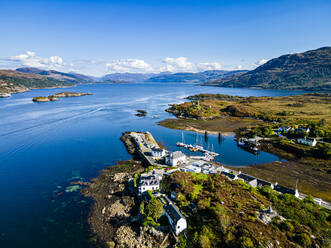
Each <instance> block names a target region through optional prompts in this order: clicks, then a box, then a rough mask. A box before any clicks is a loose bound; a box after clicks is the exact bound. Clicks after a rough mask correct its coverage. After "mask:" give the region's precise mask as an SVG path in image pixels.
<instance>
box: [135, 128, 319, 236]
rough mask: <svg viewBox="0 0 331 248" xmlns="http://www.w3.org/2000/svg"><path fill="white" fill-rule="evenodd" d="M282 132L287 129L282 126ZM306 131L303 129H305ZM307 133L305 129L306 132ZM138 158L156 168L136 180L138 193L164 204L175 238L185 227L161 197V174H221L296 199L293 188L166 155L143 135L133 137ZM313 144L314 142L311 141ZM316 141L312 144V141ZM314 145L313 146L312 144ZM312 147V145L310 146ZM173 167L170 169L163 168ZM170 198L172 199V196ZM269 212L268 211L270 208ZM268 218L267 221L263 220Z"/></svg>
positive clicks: (194, 159) (201, 161) (173, 207)
mask: <svg viewBox="0 0 331 248" xmlns="http://www.w3.org/2000/svg"><path fill="white" fill-rule="evenodd" d="M284 130H290V129H288V128H285V127H284ZM306 131H307V130H306ZM308 132H309V130H308ZM133 137H134V139H135V141H136V145H137V147H139V149H138V151H139V154H140V156H141V157H142V158H143V159H144V160H145V161H147V162H148V163H149V164H150V165H152V166H154V167H156V166H157V167H158V169H154V170H152V171H150V172H147V173H144V174H141V175H140V181H139V183H138V194H139V195H143V194H144V192H146V191H148V190H149V191H151V192H154V193H153V194H156V195H158V197H159V199H160V200H161V201H162V202H163V204H164V214H165V215H166V216H167V218H168V220H169V225H170V226H171V228H172V230H173V232H174V233H175V234H176V235H178V234H179V233H181V232H182V231H183V230H185V229H186V228H187V221H186V219H185V217H184V216H183V214H182V213H181V212H180V210H179V209H178V208H177V207H176V205H175V204H174V203H173V202H172V201H171V200H170V199H169V198H168V197H167V196H166V195H164V194H162V193H160V190H161V188H160V182H161V180H162V178H163V176H165V175H170V174H171V173H173V172H174V171H178V170H180V171H183V172H193V173H205V174H214V173H221V174H223V175H225V176H227V177H228V178H229V179H230V180H242V181H244V182H245V183H247V184H248V185H250V186H252V187H263V186H269V187H271V188H272V189H274V190H275V191H277V192H279V193H282V194H284V193H287V194H292V195H295V196H296V197H300V195H299V192H298V190H297V188H296V189H295V190H293V189H290V188H287V187H284V186H281V185H278V184H277V183H270V182H268V181H264V180H261V179H259V178H255V177H252V176H250V175H247V174H244V173H241V172H240V171H239V172H237V171H234V170H231V169H228V168H224V167H223V166H215V165H214V164H212V163H210V161H208V160H204V159H203V157H199V156H195V157H194V156H191V157H189V156H186V155H185V154H184V153H183V152H181V151H175V152H170V151H167V150H165V149H162V148H160V147H159V146H157V145H156V144H153V143H150V142H148V141H147V140H146V139H145V138H144V137H145V136H143V134H140V133H138V134H136V135H135V136H133ZM298 142H308V139H307V138H305V139H304V141H298ZM313 142H314V141H313ZM315 142H316V141H315ZM307 145H309V144H308V143H307ZM315 145H316V143H315ZM312 146H314V144H312ZM166 166H169V167H174V168H173V169H170V170H169V168H167V167H166ZM173 195H174V197H173ZM171 196H172V199H174V200H175V199H176V197H175V192H172V194H171ZM270 209H271V208H270ZM267 214H268V217H270V216H269V215H272V214H273V211H271V210H270V211H269V212H265V213H261V218H262V219H263V218H265V216H266V215H267ZM262 215H263V216H262ZM267 219H268V218H267Z"/></svg>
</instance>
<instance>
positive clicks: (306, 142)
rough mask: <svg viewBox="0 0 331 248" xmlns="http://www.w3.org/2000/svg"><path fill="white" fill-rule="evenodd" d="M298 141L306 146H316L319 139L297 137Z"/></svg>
mask: <svg viewBox="0 0 331 248" xmlns="http://www.w3.org/2000/svg"><path fill="white" fill-rule="evenodd" d="M297 142H298V143H299V144H302V145H306V146H316V144H317V140H316V139H307V137H304V138H303V139H302V138H301V139H297Z"/></svg>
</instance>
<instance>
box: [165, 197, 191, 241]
mask: <svg viewBox="0 0 331 248" xmlns="http://www.w3.org/2000/svg"><path fill="white" fill-rule="evenodd" d="M164 210H165V215H166V216H167V218H168V221H169V224H170V226H171V228H172V230H173V231H174V233H175V234H176V235H178V234H180V233H181V232H182V231H184V230H185V229H186V228H187V222H186V219H185V217H184V216H183V215H182V213H181V212H180V211H179V209H178V208H177V207H176V206H175V205H174V204H173V203H172V202H171V201H170V200H169V204H168V205H167V206H166V207H165V209H164Z"/></svg>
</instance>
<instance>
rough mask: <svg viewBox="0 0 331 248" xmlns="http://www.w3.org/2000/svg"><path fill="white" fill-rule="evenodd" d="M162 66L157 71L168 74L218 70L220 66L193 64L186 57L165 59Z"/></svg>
mask: <svg viewBox="0 0 331 248" xmlns="http://www.w3.org/2000/svg"><path fill="white" fill-rule="evenodd" d="M162 62H163V64H164V65H163V66H161V67H160V69H159V71H170V72H198V71H206V70H220V69H221V68H222V66H221V64H220V63H218V62H202V63H193V62H190V61H189V60H188V58H186V57H178V58H169V57H168V58H165V59H164V60H163V61H162Z"/></svg>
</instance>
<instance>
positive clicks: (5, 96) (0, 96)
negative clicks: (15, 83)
mask: <svg viewBox="0 0 331 248" xmlns="http://www.w3.org/2000/svg"><path fill="white" fill-rule="evenodd" d="M7 97H11V94H9V93H8V94H0V98H7Z"/></svg>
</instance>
